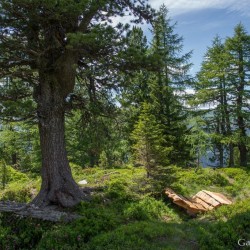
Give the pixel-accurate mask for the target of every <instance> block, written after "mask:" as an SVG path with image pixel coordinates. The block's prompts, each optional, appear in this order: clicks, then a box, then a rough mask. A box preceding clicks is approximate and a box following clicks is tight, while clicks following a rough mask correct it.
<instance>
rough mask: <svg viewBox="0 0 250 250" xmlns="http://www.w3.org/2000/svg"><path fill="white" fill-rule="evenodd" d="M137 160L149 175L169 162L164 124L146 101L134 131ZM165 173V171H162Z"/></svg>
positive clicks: (152, 174) (152, 175)
mask: <svg viewBox="0 0 250 250" xmlns="http://www.w3.org/2000/svg"><path fill="white" fill-rule="evenodd" d="M132 139H133V141H134V145H133V149H134V158H135V162H136V163H137V164H139V165H142V166H144V167H145V168H146V171H147V177H150V176H151V177H154V176H155V175H156V173H158V172H159V170H161V167H163V166H166V165H167V164H169V161H168V153H169V151H170V150H171V148H166V147H165V144H166V142H165V139H164V135H163V129H162V126H161V125H160V124H159V123H158V121H157V120H156V117H155V116H154V114H152V110H151V105H150V104H148V103H146V102H144V103H143V104H142V111H141V113H140V115H139V121H138V122H137V123H136V125H135V128H134V131H133V132H132ZM162 174H163V173H162Z"/></svg>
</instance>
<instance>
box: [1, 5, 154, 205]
mask: <svg viewBox="0 0 250 250" xmlns="http://www.w3.org/2000/svg"><path fill="white" fill-rule="evenodd" d="M126 12H127V13H128V12H130V13H131V14H133V15H134V17H135V18H134V22H137V23H138V22H141V21H142V20H143V18H144V19H147V20H150V19H151V18H152V16H153V12H152V11H151V8H150V6H148V5H147V4H145V2H144V1H143V2H142V1H137V0H119V1H118V0H117V1H106V0H105V1H97V2H96V1H90V0H79V1H75V0H68V1H56V0H50V1H48V0H42V1H41V0H33V1H30V0H2V1H1V3H0V51H1V58H0V69H1V71H0V79H2V78H6V77H9V76H12V77H13V78H17V79H19V80H21V82H22V83H23V84H26V85H28V86H29V87H30V88H31V89H32V92H33V93H32V96H33V98H34V101H35V102H36V105H37V107H36V111H37V112H36V113H37V116H36V118H37V120H38V124H39V126H38V127H39V133H40V145H41V152H42V171H41V172H42V185H41V189H40V192H39V194H38V195H37V197H36V198H35V199H34V200H33V204H35V205H37V206H46V205H48V204H51V203H53V204H57V205H60V206H63V207H70V206H74V205H75V204H77V203H79V202H80V201H81V200H82V199H84V197H85V194H84V193H83V192H82V190H81V189H80V188H79V186H78V185H77V183H76V182H75V181H74V180H73V177H72V174H71V170H70V167H69V162H68V158H67V152H66V146H65V138H64V132H65V126H64V120H65V112H66V110H67V109H68V108H69V105H68V102H67V99H68V98H69V99H71V97H72V96H73V95H72V93H73V92H74V90H75V86H76V77H79V78H81V76H82V74H84V75H85V76H86V75H88V72H89V69H90V68H91V67H94V68H95V67H98V66H100V65H102V67H105V68H106V70H105V72H106V74H105V75H98V76H97V77H96V79H95V80H96V81H97V82H98V83H99V85H103V84H105V83H106V84H107V81H105V80H106V76H107V75H108V76H109V75H110V74H111V72H115V73H117V71H118V70H124V69H127V70H129V68H128V66H129V65H130V64H128V61H127V60H126V59H127V58H124V57H123V60H122V59H121V57H122V56H123V55H124V53H120V52H123V50H124V47H123V40H124V39H123V35H122V34H124V32H125V31H126V30H127V29H128V26H127V25H122V24H119V25H117V26H116V27H114V25H113V26H112V25H110V22H112V21H111V17H113V16H117V15H118V16H124V14H125V13H126ZM131 61H132V62H133V60H131ZM135 66H136V63H135V64H133V67H135ZM103 72H104V70H103ZM107 72H108V73H107ZM114 75H115V74H114ZM109 79H110V77H109ZM11 84H13V81H11ZM112 84H113V82H112ZM18 98H19V97H18Z"/></svg>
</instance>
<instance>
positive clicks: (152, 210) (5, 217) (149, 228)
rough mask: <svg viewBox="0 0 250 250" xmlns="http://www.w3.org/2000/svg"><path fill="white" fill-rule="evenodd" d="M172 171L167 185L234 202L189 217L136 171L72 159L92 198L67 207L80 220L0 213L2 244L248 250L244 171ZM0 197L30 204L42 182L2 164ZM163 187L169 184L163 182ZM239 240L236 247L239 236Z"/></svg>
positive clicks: (249, 199)
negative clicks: (84, 164) (79, 163)
mask: <svg viewBox="0 0 250 250" xmlns="http://www.w3.org/2000/svg"><path fill="white" fill-rule="evenodd" d="M174 168H175V180H174V182H173V183H172V184H171V188H172V189H173V190H175V191H176V192H178V193H180V194H182V195H185V196H192V195H194V194H195V193H197V192H198V191H200V190H203V189H205V190H209V191H214V192H221V193H223V194H224V195H226V196H227V197H228V198H229V199H231V200H232V201H233V204H232V205H228V206H221V207H220V208H218V209H216V210H212V211H210V212H206V213H204V214H200V215H198V216H197V217H195V218H194V217H190V216H189V215H187V214H186V212H185V210H182V209H181V208H179V207H177V206H176V205H174V204H172V202H171V200H169V199H168V198H167V197H166V196H165V195H164V192H162V193H161V192H156V191H154V192H153V191H152V190H154V189H153V188H152V186H153V184H154V183H153V181H152V180H151V179H147V178H146V173H145V171H144V169H142V168H133V167H126V168H120V169H98V168H91V169H82V168H81V167H79V166H76V165H74V164H72V172H73V175H74V178H75V180H76V181H77V182H79V181H82V180H85V181H86V182H87V183H86V184H83V185H82V186H83V187H84V188H89V189H90V190H92V199H91V201H89V202H82V203H81V204H79V205H78V206H77V207H76V208H74V209H73V210H70V211H69V212H74V213H77V214H79V215H80V216H81V218H80V219H77V220H74V221H73V222H70V223H65V222H49V221H42V220H38V219H33V218H27V217H23V216H17V215H14V214H13V213H1V214H0V249H3V250H7V249H18V250H19V249H44V250H50V249H51V250H52V249H55V250H56V249H58V250H74V249H87V250H88V249H93V250H94V249H96V250H98V249H100V250H112V249H114V250H116V249H121V250H137V249H138V250H139V249H141V250H147V249H148V250H149V249H150V250H155V249H156V250H157V249H173V250H174V249H178V250H179V249H183V250H184V249H185V250H188V249H209V250H210V249H213V250H216V249H225V250H229V249H241V248H243V246H240V245H242V244H243V245H244V244H245V246H244V249H248V248H249V247H250V246H247V244H248V242H249V241H250V175H249V172H248V171H246V170H243V169H240V168H223V169H216V170H213V169H209V168H208V169H199V170H196V171H195V170H194V169H181V168H177V167H174ZM8 171H9V177H8V181H9V182H8V184H7V185H6V187H5V189H4V190H1V191H0V198H1V200H7V201H16V202H29V201H30V200H31V199H32V198H33V197H34V196H35V195H36V193H37V191H38V189H39V186H40V179H39V177H38V176H36V175H35V174H29V173H21V172H19V171H16V170H14V169H12V168H10V167H9V168H8ZM166 187H167V186H166ZM240 239H241V241H240V242H239V244H240V245H239V244H238V241H239V240H240Z"/></svg>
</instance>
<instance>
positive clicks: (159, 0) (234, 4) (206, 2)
mask: <svg viewBox="0 0 250 250" xmlns="http://www.w3.org/2000/svg"><path fill="white" fill-rule="evenodd" d="M149 3H150V4H151V5H152V7H154V8H156V9H157V8H159V6H160V5H162V4H165V5H166V6H167V7H168V9H169V10H170V14H171V16H175V15H179V14H183V13H186V12H190V11H197V10H204V9H209V8H216V9H227V10H228V11H237V12H239V13H241V14H243V15H247V16H250V1H249V0H149Z"/></svg>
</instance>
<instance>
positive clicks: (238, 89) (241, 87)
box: [226, 24, 250, 166]
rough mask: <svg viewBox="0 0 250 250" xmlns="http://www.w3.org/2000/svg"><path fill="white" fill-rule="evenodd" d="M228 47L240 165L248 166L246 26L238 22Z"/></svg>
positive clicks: (249, 41) (249, 53)
mask: <svg viewBox="0 0 250 250" xmlns="http://www.w3.org/2000/svg"><path fill="white" fill-rule="evenodd" d="M226 49H227V52H228V53H229V55H230V61H229V62H230V65H229V68H228V71H229V78H230V81H231V84H232V86H233V88H232V90H231V92H230V95H231V96H232V98H231V99H232V105H233V106H234V107H235V108H234V109H233V115H234V122H235V124H236V126H237V131H236V132H237V135H238V136H237V137H238V139H237V140H238V142H237V144H238V149H239V153H240V162H239V163H240V166H247V164H248V163H247V161H248V152H249V148H248V147H247V141H248V140H249V138H248V137H249V136H248V135H247V128H249V119H250V115H249V99H250V92H249V86H250V36H249V35H248V34H247V32H246V30H245V28H244V26H243V25H242V24H238V25H237V26H236V27H235V29H234V35H233V37H231V38H230V37H229V38H227V39H226Z"/></svg>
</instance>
